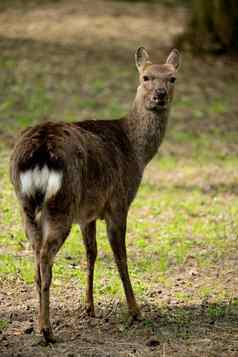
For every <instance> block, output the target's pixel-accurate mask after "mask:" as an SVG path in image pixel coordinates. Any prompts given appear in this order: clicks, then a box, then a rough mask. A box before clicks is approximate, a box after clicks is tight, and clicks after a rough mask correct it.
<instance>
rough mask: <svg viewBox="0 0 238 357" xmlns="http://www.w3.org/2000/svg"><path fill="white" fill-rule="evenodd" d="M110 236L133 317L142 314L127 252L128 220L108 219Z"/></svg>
mask: <svg viewBox="0 0 238 357" xmlns="http://www.w3.org/2000/svg"><path fill="white" fill-rule="evenodd" d="M106 223H107V232H108V238H109V241H110V244H111V247H112V251H113V254H114V258H115V261H116V264H117V267H118V271H119V274H120V278H121V281H122V284H123V287H124V291H125V295H126V299H127V304H128V309H129V313H130V315H131V316H132V318H135V319H136V318H138V317H139V316H140V310H139V307H138V305H137V303H136V299H135V296H134V292H133V288H132V285H131V281H130V277H129V272H128V266H127V254H126V243H125V238H126V220H125V221H123V222H121V223H118V222H117V223H115V222H114V221H113V219H111V218H109V219H107V220H106Z"/></svg>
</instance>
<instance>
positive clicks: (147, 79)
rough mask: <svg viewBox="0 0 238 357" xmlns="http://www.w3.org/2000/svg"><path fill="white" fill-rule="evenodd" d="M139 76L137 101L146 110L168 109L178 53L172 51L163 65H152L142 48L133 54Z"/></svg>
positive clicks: (176, 68)
mask: <svg viewBox="0 0 238 357" xmlns="http://www.w3.org/2000/svg"><path fill="white" fill-rule="evenodd" d="M135 61H136V66H137V68H138V71H139V75H140V85H139V87H138V90H137V100H139V101H140V104H142V105H143V106H144V107H145V109H146V110H150V111H162V110H165V109H167V108H168V106H169V104H170V103H171V101H172V98H173V91H174V84H175V81H176V72H177V70H178V68H179V65H180V54H179V51H178V50H176V49H173V50H172V51H171V52H170V54H169V56H168V58H167V60H166V62H165V63H164V64H153V63H152V62H151V61H150V58H149V54H148V53H147V52H146V50H145V49H144V48H143V47H140V48H138V50H137V51H136V53H135Z"/></svg>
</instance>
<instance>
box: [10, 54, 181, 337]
mask: <svg viewBox="0 0 238 357" xmlns="http://www.w3.org/2000/svg"><path fill="white" fill-rule="evenodd" d="M178 56H179V54H178V52H177V51H176V50H174V51H172V52H171V54H170V56H169V57H168V59H167V63H166V64H164V65H152V64H151V63H150V62H149V61H148V58H149V56H148V54H147V52H146V51H145V50H144V49H143V48H140V49H138V50H137V53H136V64H137V67H138V70H139V72H140V85H139V87H138V90H137V95H136V98H135V101H134V103H133V106H132V109H131V111H130V113H129V114H128V116H127V117H126V118H124V119H120V120H114V121H113V120H108V121H84V122H78V123H63V122H59V123H51V122H48V123H44V124H41V125H37V126H35V127H33V128H29V129H27V130H26V131H25V132H24V133H23V134H22V135H21V137H20V139H19V141H18V142H17V144H16V146H15V149H14V151H13V154H12V157H11V180H12V183H13V185H14V187H15V191H16V194H17V197H18V199H19V201H20V205H21V207H22V212H23V218H24V224H25V231H26V234H27V236H28V238H29V239H30V240H31V242H32V246H33V249H34V252H35V256H36V286H37V290H38V295H39V303H40V316H39V325H40V331H41V332H42V333H43V335H44V337H45V340H46V341H52V340H53V334H52V330H51V326H50V318H49V288H50V283H51V278H52V265H53V259H54V257H55V255H56V254H57V252H58V251H59V249H60V247H61V246H62V244H63V243H64V241H65V239H66V238H67V236H68V234H69V232H70V229H71V225H72V224H73V223H78V224H79V225H80V227H81V231H82V235H83V240H84V244H85V248H86V254H87V262H88V282H87V290H86V305H87V312H88V314H89V315H90V316H94V303H93V271H94V264H95V260H96V255H97V244H96V220H97V219H98V218H100V219H104V220H105V221H106V225H107V233H108V237H109V241H110V244H111V247H112V250H113V253H114V257H115V261H116V264H117V267H118V270H119V274H120V277H121V280H122V283H123V286H124V290H125V294H126V298H127V303H128V308H129V311H130V313H131V315H132V316H133V317H137V316H138V315H139V308H138V306H137V303H136V300H135V297H134V293H133V289H132V285H131V282H130V278H129V273H128V267H127V257H126V247H125V235H126V221H127V213H128V209H129V207H130V204H131V202H132V200H133V199H134V197H135V195H136V192H137V190H138V187H139V184H140V182H141V179H142V175H143V171H144V168H145V166H146V165H147V163H148V162H149V161H150V160H151V159H152V157H153V156H154V155H155V153H156V152H157V149H158V147H159V145H160V143H161V141H162V139H163V137H164V133H165V128H166V123H167V119H168V113H169V108H170V103H171V100H172V96H173V85H172V84H170V83H169V81H170V78H171V76H175V72H176V67H177V66H178ZM144 76H149V77H151V78H149V79H148V80H147V79H146V80H144V79H143V78H144ZM161 88H163V89H164V92H166V93H162V94H161ZM162 97H163V98H162ZM45 166H47V167H48V169H49V170H54V172H60V173H62V184H61V187H60V189H59V190H58V191H57V193H56V194H55V195H53V196H52V197H50V198H49V199H46V196H45V192H44V190H43V189H42V190H38V191H37V190H36V191H34V192H33V193H31V194H29V195H27V194H25V193H22V188H21V182H20V175H21V173H25V172H28V171H29V170H33V169H34V168H35V167H38V168H39V169H42V168H43V167H45Z"/></svg>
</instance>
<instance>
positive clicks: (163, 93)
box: [155, 88, 166, 99]
mask: <svg viewBox="0 0 238 357" xmlns="http://www.w3.org/2000/svg"><path fill="white" fill-rule="evenodd" d="M155 92H156V95H157V96H158V98H159V99H164V97H165V96H166V90H165V89H164V88H158V89H156V91H155Z"/></svg>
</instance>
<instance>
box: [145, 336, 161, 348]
mask: <svg viewBox="0 0 238 357" xmlns="http://www.w3.org/2000/svg"><path fill="white" fill-rule="evenodd" d="M145 344H146V346H148V347H156V346H159V345H160V341H159V340H158V338H156V337H151V338H150V339H149V340H147V341H146V343H145Z"/></svg>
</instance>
